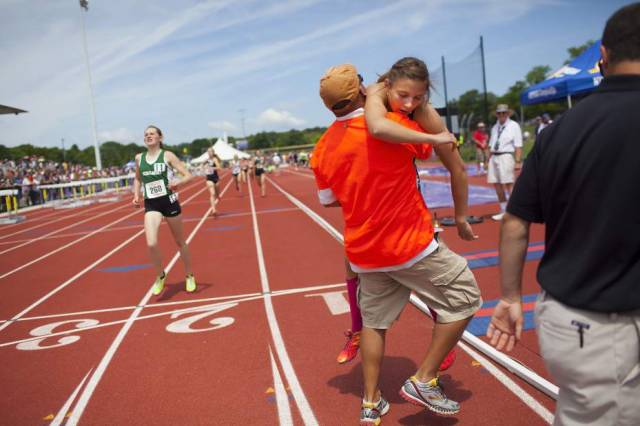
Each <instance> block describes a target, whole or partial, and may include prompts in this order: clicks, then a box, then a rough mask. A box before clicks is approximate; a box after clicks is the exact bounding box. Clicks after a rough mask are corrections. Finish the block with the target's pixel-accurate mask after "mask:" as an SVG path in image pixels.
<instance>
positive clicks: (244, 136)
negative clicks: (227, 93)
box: [238, 108, 247, 139]
mask: <svg viewBox="0 0 640 426" xmlns="http://www.w3.org/2000/svg"><path fill="white" fill-rule="evenodd" d="M246 111H247V110H246V109H244V108H240V109H239V110H238V112H239V113H240V126H241V127H242V139H247V135H246V134H245V132H244V113H245V112H246Z"/></svg>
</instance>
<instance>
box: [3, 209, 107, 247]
mask: <svg viewBox="0 0 640 426" xmlns="http://www.w3.org/2000/svg"><path fill="white" fill-rule="evenodd" d="M101 207H104V205H99V206H94V207H91V208H88V209H86V210H83V211H79V212H77V213H74V214H70V215H67V216H64V215H63V213H62V212H59V211H58V212H53V213H51V215H53V214H58V213H59V214H60V215H62V217H60V218H57V219H54V220H50V221H48V222H45V223H41V224H40V225H35V226H31V227H28V228H24V229H21V230H19V231H15V232H12V233H10V234H3V235H2V236H0V240H4V239H5V238H8V237H10V236H12V235H16V234H22V233H23V232H27V231H31V230H33V229H37V228H40V227H42V226H46V225H51V224H52V223H56V222H59V221H61V220H64V219H69V218H70V217H75V216H79V215H83V214H85V213H87V212H90V211H93V210H96V209H99V208H101ZM38 219H41V218H36V220H38ZM27 220H29V221H31V219H29V218H27Z"/></svg>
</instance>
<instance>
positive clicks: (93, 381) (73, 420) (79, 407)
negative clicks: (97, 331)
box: [66, 180, 231, 426]
mask: <svg viewBox="0 0 640 426" xmlns="http://www.w3.org/2000/svg"><path fill="white" fill-rule="evenodd" d="M230 184H231V180H229V182H228V183H227V186H225V188H224V189H223V190H222V192H221V193H220V197H222V195H224V193H225V191H226V190H227V188H229V185H230ZM204 190H207V188H204ZM200 192H201V191H198V193H200ZM185 204H186V203H185ZM210 212H211V207H209V208H208V209H207V211H206V212H205V214H204V216H202V219H200V222H198V224H197V225H196V227H195V228H194V229H193V231H192V232H191V234H189V237H188V238H187V241H186V244H187V245H188V244H189V243H190V242H191V240H192V239H193V237H194V236H195V234H196V232H198V230H199V229H200V227H201V226H202V224H203V223H204V221H205V219H207V218H208V217H209V213H210ZM178 257H180V250H178V251H176V254H175V255H174V256H173V258H172V259H171V261H170V262H169V264H168V265H167V267H166V268H165V272H166V273H167V274H168V273H169V271H171V268H173V265H174V264H175V263H176V261H177V260H178ZM152 289H153V286H151V287H149V290H147V293H146V294H145V295H144V297H143V298H142V300H141V301H140V302H139V303H138V307H137V308H136V309H135V310H134V311H133V313H132V314H131V316H130V317H129V318H128V319H127V321H126V322H125V324H124V326H123V327H122V328H121V329H120V332H119V333H118V335H117V336H116V338H115V339H114V340H113V342H112V343H111V346H110V347H109V349H107V352H106V353H105V355H104V357H103V358H102V360H101V361H100V364H98V366H97V367H96V371H95V372H94V373H93V375H92V376H91V378H90V379H89V383H88V384H87V386H86V387H85V388H84V390H83V392H82V394H81V395H80V398H79V399H78V403H77V404H76V406H75V407H74V409H73V413H72V414H71V417H70V418H69V420H68V421H67V423H66V424H67V426H74V425H76V424H78V421H80V417H82V414H83V413H84V410H85V409H86V408H87V404H88V403H89V400H90V399H91V396H92V395H93V392H94V391H95V390H96V387H97V386H98V383H100V379H102V376H103V375H104V372H105V371H106V370H107V367H108V366H109V363H110V362H111V359H113V356H114V355H115V353H116V351H117V350H118V347H120V344H121V343H122V342H123V340H124V338H125V336H126V335H127V333H128V332H129V329H130V328H131V326H132V325H133V323H134V322H135V320H136V318H137V317H138V316H139V315H140V312H142V306H144V305H146V304H147V302H148V301H149V299H150V298H151V295H152V293H151V291H152Z"/></svg>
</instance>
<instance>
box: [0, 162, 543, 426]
mask: <svg viewBox="0 0 640 426" xmlns="http://www.w3.org/2000/svg"><path fill="white" fill-rule="evenodd" d="M268 178H269V183H268V187H267V197H264V198H263V197H260V196H259V191H258V188H257V186H256V185H255V183H253V182H252V183H251V188H249V187H248V186H246V185H245V186H243V187H242V190H243V191H242V193H237V192H236V190H235V188H234V187H233V185H230V182H229V176H228V175H225V176H223V179H222V181H221V188H226V190H225V192H224V194H223V197H222V200H221V201H220V203H219V205H218V211H219V212H220V215H219V216H218V217H217V218H213V217H211V216H210V215H208V212H209V210H208V208H209V204H208V192H207V191H206V190H205V184H204V182H203V180H202V179H198V180H196V182H195V183H193V184H191V185H190V186H188V187H187V188H185V189H183V190H182V191H181V193H180V200H181V203H182V205H183V220H184V226H185V234H186V235H187V236H189V247H190V249H191V253H192V258H193V264H194V270H195V275H196V279H197V281H198V290H197V291H196V292H195V293H193V294H187V293H186V292H185V291H184V278H183V277H184V270H183V266H182V264H181V261H180V259H179V258H176V256H175V254H176V247H175V244H174V243H173V241H172V238H171V236H170V233H169V230H168V229H167V228H166V226H164V225H163V226H162V228H161V233H160V245H161V248H162V251H163V254H164V263H165V264H166V265H167V269H168V280H167V287H166V289H165V291H164V293H163V294H161V295H160V296H158V297H154V296H151V294H150V287H151V284H152V282H153V279H154V272H153V269H152V268H151V267H150V264H149V263H150V262H149V258H148V256H147V251H146V245H145V240H144V234H143V231H142V212H141V211H140V210H136V209H134V208H133V207H131V206H130V197H129V196H127V197H124V198H123V199H122V200H121V201H119V202H114V203H107V204H104V205H102V204H100V205H98V204H94V205H91V206H86V207H80V208H77V209H73V210H67V211H62V212H60V211H56V212H53V211H51V209H43V210H40V211H35V212H31V213H29V214H27V220H26V221H25V222H23V223H21V224H18V225H13V226H11V227H10V228H0V229H2V235H0V251H2V250H7V249H12V250H11V251H8V252H7V253H5V254H3V255H2V263H1V265H0V277H2V278H0V288H1V289H2V290H3V291H2V295H3V297H2V303H1V304H0V319H1V320H2V322H0V336H1V338H0V359H1V363H0V365H2V367H1V368H0V383H2V388H3V390H4V392H2V397H1V398H0V413H1V415H0V425H33V424H67V425H73V424H88V425H94V424H95V425H125V424H126V425H176V424H184V425H200V424H202V425H210V424H224V425H244V424H296V425H297V424H305V425H314V424H318V425H345V424H356V423H357V420H358V415H359V403H360V395H361V389H362V386H361V380H362V379H361V374H362V369H361V364H360V361H359V358H356V360H354V361H352V362H351V363H350V364H346V365H338V364H337V363H336V362H335V357H336V355H337V352H338V351H339V350H340V348H341V347H342V345H343V344H344V337H343V336H342V332H343V331H344V330H345V329H346V328H348V327H349V315H348V313H347V310H348V305H347V303H346V295H345V286H344V271H343V260H342V259H343V248H342V245H341V243H340V242H339V241H338V240H337V239H336V238H334V236H332V235H331V234H330V232H328V230H327V229H325V228H323V227H321V226H319V225H318V224H317V222H316V221H314V220H313V219H312V218H311V217H310V215H309V214H308V213H307V212H305V211H303V210H301V209H300V208H299V204H298V205H296V204H294V203H293V202H292V201H291V200H292V199H295V200H297V202H298V203H302V204H304V205H306V206H307V207H308V209H309V210H310V211H312V212H315V213H316V214H317V215H319V216H320V217H322V218H324V220H326V222H327V223H328V224H329V225H331V226H332V227H334V228H335V229H336V230H337V231H338V232H341V231H342V219H341V215H340V211H339V210H337V209H325V208H323V207H321V206H320V205H319V203H318V202H317V196H316V192H315V186H314V182H313V179H312V176H311V174H310V172H309V171H308V170H305V169H300V170H290V171H286V170H283V171H281V172H279V173H277V174H271V175H269V176H268ZM272 182H274V183H275V184H277V185H278V188H279V189H277V188H276V187H275V186H274V185H273V184H272ZM471 210H472V211H471V212H472V213H473V214H476V215H483V216H487V215H490V214H491V213H494V212H495V210H496V205H484V206H475V207H473V208H472V209H471ZM438 213H439V216H441V217H442V216H445V215H448V214H451V209H439V210H438ZM85 220H86V221H85ZM34 226H38V227H37V228H34ZM475 229H476V232H477V233H478V235H479V236H480V239H479V240H478V241H476V242H471V243H469V242H463V241H461V240H459V239H458V238H457V236H455V231H454V230H447V231H446V232H445V233H444V234H445V237H446V239H447V243H448V244H449V246H450V247H452V248H453V249H454V250H456V251H457V252H459V253H472V252H480V251H485V250H495V249H496V247H497V239H498V226H497V224H496V223H492V222H490V221H485V223H483V224H480V225H476V226H475ZM8 234H12V235H8ZM542 236H543V229H542V228H541V227H535V228H534V229H533V232H532V241H540V240H542ZM4 243H6V244H4ZM25 243H27V244H25ZM21 244H24V245H22V246H20V245H21ZM24 265H29V266H24ZM536 265H537V262H536V261H532V262H529V263H528V264H527V266H526V269H525V274H526V275H525V277H526V280H525V281H526V282H525V293H536V292H537V291H539V289H538V287H537V284H536V283H535V278H534V273H535V267H536ZM169 269H170V270H169ZM474 273H475V274H476V277H477V279H478V281H479V283H480V286H481V288H482V291H483V297H484V299H485V300H491V299H495V298H497V297H498V292H499V289H498V281H497V279H498V273H497V268H496V267H486V268H482V269H477V270H475V271H474ZM7 274H8V275H7ZM432 326H433V324H432V322H431V320H429V319H428V318H426V317H425V316H424V315H423V314H422V313H420V312H419V311H418V310H417V309H415V308H414V307H413V306H408V307H407V308H406V309H405V311H404V312H403V314H402V316H401V318H400V320H399V321H398V323H397V324H396V325H394V327H393V328H392V329H391V331H390V332H389V334H388V341H387V350H386V358H385V361H384V364H383V370H382V376H381V377H382V382H381V389H382V392H383V394H384V395H385V396H386V397H387V399H388V400H389V401H390V403H391V410H390V412H389V414H388V415H387V416H385V417H384V424H402V425H424V424H435V425H450V424H455V423H460V424H473V425H512V424H521V423H522V422H523V420H522V419H523V418H526V419H527V420H526V423H527V424H531V425H538V424H539V425H544V424H549V420H550V419H551V418H552V412H553V409H554V402H553V400H552V399H550V398H549V397H547V396H546V395H544V394H542V393H540V392H538V391H536V390H535V389H533V388H532V387H531V386H529V385H528V384H526V383H524V382H522V381H521V380H519V379H517V378H515V377H514V376H512V375H511V374H510V373H504V372H503V374H505V375H506V376H508V378H510V379H511V380H512V381H513V384H514V385H515V387H514V386H511V387H508V386H507V385H505V384H503V383H502V382H501V381H499V380H498V379H497V378H496V377H495V376H494V375H493V374H491V373H490V372H489V371H488V370H486V369H484V368H483V367H481V366H480V365H479V363H478V362H477V361H476V360H475V359H474V358H473V357H472V356H471V355H469V354H468V353H467V352H466V351H465V350H463V348H458V360H457V361H456V363H455V364H454V366H453V367H452V368H451V369H450V370H448V371H447V372H446V373H445V374H443V377H442V382H443V383H444V386H445V388H446V391H447V394H448V396H449V397H451V398H452V399H456V400H459V401H460V402H461V403H462V410H461V412H460V414H459V415H457V416H455V417H441V416H437V415H434V414H432V413H430V412H427V411H425V410H423V409H420V408H419V407H416V406H413V405H411V404H408V403H406V402H404V401H403V400H402V399H401V398H400V397H399V396H398V394H397V391H398V389H399V388H400V386H401V385H402V383H403V381H404V380H405V379H406V378H407V377H408V376H409V375H411V374H412V373H413V372H414V371H415V369H416V367H417V365H418V364H419V362H420V360H421V357H422V356H423V354H424V351H425V349H426V347H427V346H428V344H429V340H430V333H431V329H432ZM538 352H539V351H538V347H537V343H536V339H535V335H534V332H533V331H527V332H525V337H524V338H523V341H522V342H521V345H519V346H518V347H517V348H516V350H515V351H514V353H513V357H514V358H516V359H517V360H519V361H520V362H522V363H523V364H525V365H527V366H528V367H530V368H531V369H532V370H534V371H537V372H538V373H539V374H541V375H543V376H545V377H547V375H546V372H545V371H544V367H543V364H542V361H541V359H540V356H539V353H538ZM516 388H517V389H516ZM514 389H515V390H514ZM518 389H519V390H518Z"/></svg>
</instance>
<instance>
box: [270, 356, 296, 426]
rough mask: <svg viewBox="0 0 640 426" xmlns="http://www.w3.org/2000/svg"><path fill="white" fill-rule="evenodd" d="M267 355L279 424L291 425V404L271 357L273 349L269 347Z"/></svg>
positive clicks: (274, 361)
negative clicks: (269, 361)
mask: <svg viewBox="0 0 640 426" xmlns="http://www.w3.org/2000/svg"><path fill="white" fill-rule="evenodd" d="M269 357H270V358H271V372H272V373H273V389H274V391H275V394H276V406H277V407H278V417H280V426H290V425H293V418H292V417H291V406H290V405H289V395H287V390H286V389H285V388H284V384H283V383H282V377H281V376H280V371H278V366H277V365H276V360H275V359H274V358H273V351H272V350H271V347H269Z"/></svg>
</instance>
